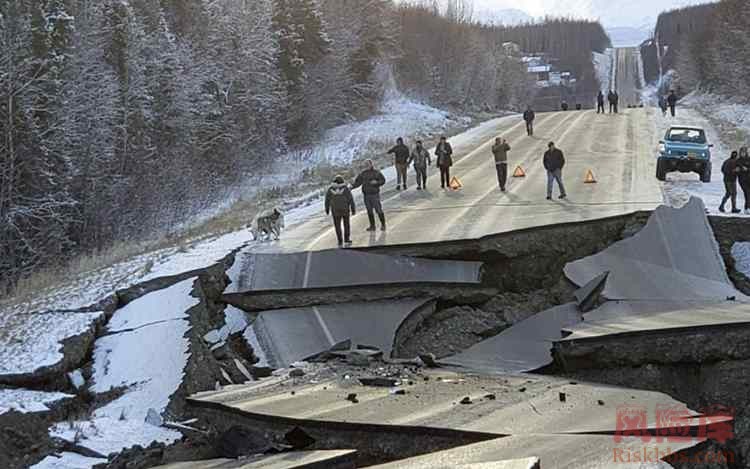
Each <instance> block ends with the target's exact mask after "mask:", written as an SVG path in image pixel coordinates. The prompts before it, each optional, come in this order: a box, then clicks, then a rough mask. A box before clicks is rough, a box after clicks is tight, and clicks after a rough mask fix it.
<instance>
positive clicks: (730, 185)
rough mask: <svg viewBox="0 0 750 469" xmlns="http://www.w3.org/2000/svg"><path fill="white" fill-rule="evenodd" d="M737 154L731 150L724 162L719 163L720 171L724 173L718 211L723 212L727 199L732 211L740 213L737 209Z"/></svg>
mask: <svg viewBox="0 0 750 469" xmlns="http://www.w3.org/2000/svg"><path fill="white" fill-rule="evenodd" d="M738 156H739V154H738V153H737V152H736V151H733V152H732V156H730V157H729V159H727V160H726V161H725V162H724V164H722V165H721V172H722V174H724V189H725V190H724V198H723V199H721V205H719V211H720V212H721V213H724V212H725V210H724V205H726V203H727V200H730V199H731V201H732V213H740V210H738V209H737V157H738Z"/></svg>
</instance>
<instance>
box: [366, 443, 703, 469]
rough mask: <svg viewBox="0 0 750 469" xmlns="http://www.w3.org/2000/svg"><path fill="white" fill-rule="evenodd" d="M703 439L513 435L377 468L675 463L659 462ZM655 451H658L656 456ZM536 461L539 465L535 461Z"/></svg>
mask: <svg viewBox="0 0 750 469" xmlns="http://www.w3.org/2000/svg"><path fill="white" fill-rule="evenodd" d="M699 443H700V440H694V439H682V440H676V441H674V442H668V441H666V440H665V441H662V442H656V441H653V442H650V443H648V444H646V443H644V442H643V441H642V440H641V439H639V438H634V437H627V438H623V439H622V440H621V441H619V442H616V441H615V440H614V439H613V437H612V436H607V435H549V434H530V435H513V436H509V437H506V438H498V439H494V440H490V441H485V442H481V443H475V444H473V445H467V446H461V447H458V448H454V449H449V450H445V451H440V452H436V453H431V454H427V455H424V456H418V457H415V458H410V459H403V460H400V461H396V462H392V463H388V464H382V465H379V466H374V467H373V469H375V468H377V469H434V468H445V469H458V468H472V469H480V468H484V467H492V468H503V469H504V468H506V467H507V468H513V469H516V468H524V469H525V468H527V467H531V468H533V467H542V468H547V467H551V468H557V469H580V468H620V467H621V468H626V469H643V468H645V467H653V468H657V467H671V466H665V465H663V464H662V465H661V466H660V465H659V462H660V458H667V457H668V456H669V455H670V454H675V453H676V452H678V451H680V450H683V449H687V448H691V447H693V446H695V445H697V444H699ZM644 452H646V453H647V454H646V453H644ZM644 455H647V456H649V457H650V460H646V461H644ZM655 455H658V457H657V458H656V459H654V456H655ZM517 458H521V459H520V460H519V459H517ZM537 460H538V466H535V463H536V461H537ZM649 463H650V464H649ZM485 464H486V465H485Z"/></svg>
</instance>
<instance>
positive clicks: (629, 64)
mask: <svg viewBox="0 0 750 469" xmlns="http://www.w3.org/2000/svg"><path fill="white" fill-rule="evenodd" d="M614 60H615V64H614V66H615V86H616V87H617V94H619V95H620V109H627V107H628V106H637V105H639V104H640V103H641V96H640V94H639V93H638V89H639V88H640V78H639V75H640V70H639V66H640V65H639V64H640V63H641V61H640V58H639V52H638V49H636V48H634V47H625V48H619V49H615V59H614Z"/></svg>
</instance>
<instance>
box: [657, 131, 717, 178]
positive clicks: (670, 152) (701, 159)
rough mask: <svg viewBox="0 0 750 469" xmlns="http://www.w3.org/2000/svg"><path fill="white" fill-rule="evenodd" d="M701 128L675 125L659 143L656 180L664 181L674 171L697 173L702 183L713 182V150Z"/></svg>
mask: <svg viewBox="0 0 750 469" xmlns="http://www.w3.org/2000/svg"><path fill="white" fill-rule="evenodd" d="M712 147H713V144H710V143H708V140H707V139H706V132H705V131H704V130H703V129H702V128H700V127H691V126H685V125H673V126H671V127H670V128H669V130H667V133H666V134H665V135H664V140H662V141H660V142H659V159H658V160H657V162H656V179H658V180H660V181H664V180H665V179H666V178H667V174H668V173H671V172H673V171H679V172H681V173H692V172H694V173H697V174H698V176H699V177H700V179H701V182H711V169H712V168H711V148H712Z"/></svg>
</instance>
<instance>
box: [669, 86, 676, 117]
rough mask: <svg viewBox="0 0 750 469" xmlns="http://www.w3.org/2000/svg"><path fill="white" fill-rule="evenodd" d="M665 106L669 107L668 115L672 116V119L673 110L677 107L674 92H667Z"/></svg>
mask: <svg viewBox="0 0 750 469" xmlns="http://www.w3.org/2000/svg"><path fill="white" fill-rule="evenodd" d="M667 104H668V105H669V113H670V114H672V117H674V116H675V108H676V107H677V94H676V93H675V92H674V90H670V91H669V96H667Z"/></svg>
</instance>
